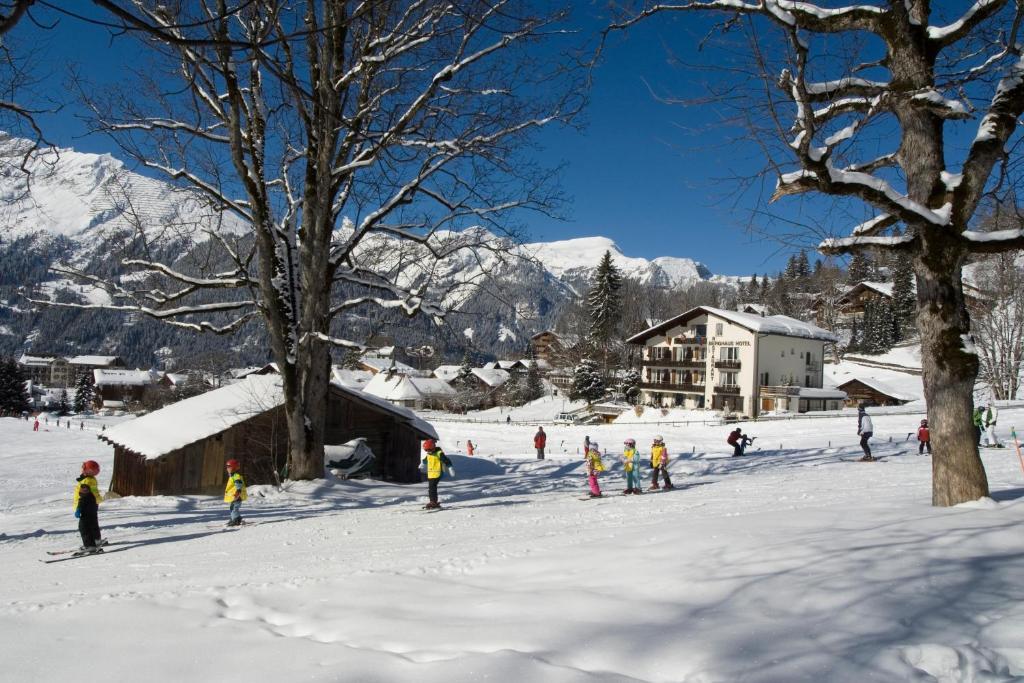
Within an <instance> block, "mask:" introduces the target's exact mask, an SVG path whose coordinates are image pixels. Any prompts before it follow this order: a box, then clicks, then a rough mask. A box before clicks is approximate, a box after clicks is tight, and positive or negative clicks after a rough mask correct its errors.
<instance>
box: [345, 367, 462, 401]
mask: <svg viewBox="0 0 1024 683" xmlns="http://www.w3.org/2000/svg"><path fill="white" fill-rule="evenodd" d="M362 390H363V392H364V393H367V394H372V395H373V396H377V397H379V398H382V399H384V400H385V401H387V402H389V403H392V404H394V405H396V406H403V407H406V408H420V409H421V408H438V409H440V408H444V407H445V405H446V404H447V402H448V401H449V400H451V399H452V398H453V397H454V396H455V390H454V389H453V388H452V387H451V386H450V385H449V384H448V383H447V382H445V381H444V380H443V379H438V378H437V377H413V376H410V375H399V374H392V375H389V374H388V373H384V372H381V373H378V374H376V375H374V377H373V379H371V380H370V381H369V382H367V383H366V385H365V386H363V389H362Z"/></svg>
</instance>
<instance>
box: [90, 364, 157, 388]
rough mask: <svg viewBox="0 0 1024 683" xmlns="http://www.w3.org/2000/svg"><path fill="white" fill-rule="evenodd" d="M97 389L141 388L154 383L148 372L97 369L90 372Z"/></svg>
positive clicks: (151, 375)
mask: <svg viewBox="0 0 1024 683" xmlns="http://www.w3.org/2000/svg"><path fill="white" fill-rule="evenodd" d="M92 376H93V380H94V381H95V382H96V386H98V387H113V386H118V387H141V386H145V385H147V384H152V383H153V382H154V378H153V374H152V373H150V371H149V370H111V369H104V368H97V369H95V370H93V371H92Z"/></svg>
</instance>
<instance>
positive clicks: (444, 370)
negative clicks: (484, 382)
mask: <svg viewBox="0 0 1024 683" xmlns="http://www.w3.org/2000/svg"><path fill="white" fill-rule="evenodd" d="M460 369H462V366H461V365H439V366H438V367H436V368H434V377H437V378H438V379H443V380H444V381H445V382H451V381H452V380H453V379H455V378H456V377H458V376H459V370H460Z"/></svg>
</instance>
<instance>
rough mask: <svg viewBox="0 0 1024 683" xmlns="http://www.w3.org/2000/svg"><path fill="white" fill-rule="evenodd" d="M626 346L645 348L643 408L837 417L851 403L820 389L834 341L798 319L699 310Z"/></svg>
mask: <svg viewBox="0 0 1024 683" xmlns="http://www.w3.org/2000/svg"><path fill="white" fill-rule="evenodd" d="M626 341H627V342H628V343H630V344H636V345H639V346H643V347H644V348H643V361H642V363H643V368H642V370H641V385H640V388H641V391H642V394H641V402H642V403H644V404H645V405H652V406H659V407H666V408H667V407H682V408H691V409H694V408H697V409H699V408H706V409H712V410H728V411H730V412H735V413H738V414H740V415H746V416H748V417H756V416H757V415H759V414H761V413H764V412H770V411H782V410H788V411H791V412H807V411H810V410H839V409H840V408H842V405H843V399H845V398H846V394H845V393H844V392H842V391H838V390H836V389H825V388H823V387H822V384H823V380H824V370H823V368H822V363H823V360H824V355H825V344H826V343H829V342H833V341H836V338H835V337H834V336H833V335H832V333H830V332H828V331H827V330H823V329H821V328H820V327H817V326H815V325H812V324H810V323H805V322H803V321H800V320H797V319H795V318H790V317H787V316H781V315H773V316H760V315H754V314H750V313H740V312H737V311H726V310H722V309H719V308H711V307H709V306H698V307H697V308H694V309H692V310H689V311H687V312H686V313H683V314H681V315H678V316H676V317H674V318H670V319H669V320H666V321H664V322H661V323H658V324H657V325H654V326H653V327H650V328H648V329H646V330H644V331H643V332H640V333H639V334H636V335H633V336H632V337H630V338H629V339H627V340H626Z"/></svg>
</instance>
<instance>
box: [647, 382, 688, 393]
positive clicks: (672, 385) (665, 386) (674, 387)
mask: <svg viewBox="0 0 1024 683" xmlns="http://www.w3.org/2000/svg"><path fill="white" fill-rule="evenodd" d="M640 388H641V389H646V390H647V391H685V392H689V393H692V394H703V393H704V385H703V384H684V383H683V382H641V383H640Z"/></svg>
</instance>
